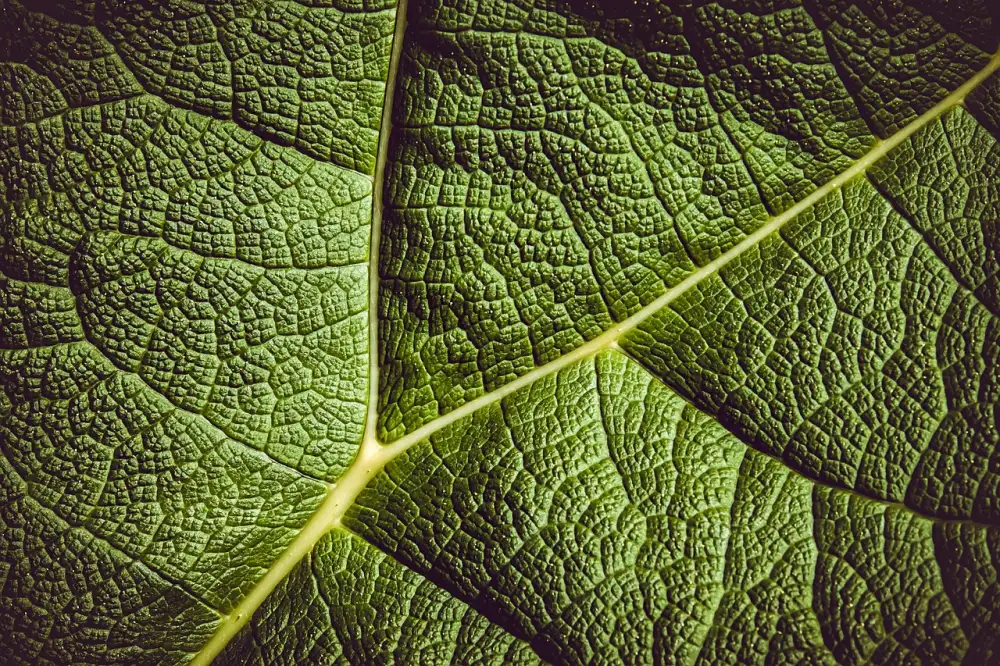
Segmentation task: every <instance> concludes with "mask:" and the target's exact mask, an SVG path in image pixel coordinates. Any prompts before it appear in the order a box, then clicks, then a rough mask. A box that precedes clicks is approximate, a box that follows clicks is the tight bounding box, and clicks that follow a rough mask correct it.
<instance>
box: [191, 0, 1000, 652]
mask: <svg viewBox="0 0 1000 666" xmlns="http://www.w3.org/2000/svg"><path fill="white" fill-rule="evenodd" d="M407 2H408V0H399V3H398V6H397V15H396V29H395V33H394V35H393V45H392V56H391V59H390V64H389V74H388V80H387V83H386V95H385V102H384V106H383V115H382V126H381V130H380V133H379V146H378V154H377V157H376V163H375V180H374V184H375V187H374V189H373V197H372V201H373V213H372V232H371V233H372V235H371V246H370V250H369V256H370V266H369V302H368V303H369V360H370V368H369V372H370V375H369V392H368V393H369V395H368V413H367V416H366V421H365V434H364V438H363V440H362V442H361V446H360V448H359V450H358V455H357V457H356V458H355V460H354V462H353V463H352V464H351V465H350V467H348V469H347V470H346V471H345V472H344V474H343V475H342V476H341V477H340V478H339V479H338V480H337V482H336V483H335V484H332V485H331V486H330V490H329V493H328V494H327V496H326V498H325V499H324V501H323V503H322V504H321V505H320V506H319V508H318V509H317V510H316V512H315V513H314V514H313V515H312V517H311V518H310V519H309V520H308V521H307V522H306V524H305V525H304V526H303V528H302V530H301V531H300V532H299V534H298V535H297V536H296V538H295V539H294V540H293V541H292V543H291V544H290V545H289V546H288V548H287V549H286V550H285V551H284V552H283V553H282V554H281V556H280V557H279V558H278V559H277V560H275V562H274V563H273V564H272V565H271V567H270V568H269V569H268V571H267V572H266V573H265V574H264V576H263V577H262V578H261V579H260V581H258V583H257V585H255V586H254V588H253V589H252V590H251V591H250V593H249V594H247V596H246V597H245V598H244V599H243V601H241V602H240V604H239V605H238V606H237V607H236V608H235V609H234V610H233V612H232V613H230V614H229V615H227V616H226V617H225V618H224V619H223V621H222V624H220V626H219V628H218V629H217V630H216V632H215V634H214V635H213V636H212V638H211V639H209V641H208V642H207V643H206V644H205V646H204V647H203V648H202V650H201V651H200V652H199V653H198V654H197V655H195V657H194V658H193V659H192V661H191V666H207V665H208V664H210V663H211V662H212V660H213V659H214V658H215V657H216V656H217V655H218V654H219V653H220V652H221V651H222V650H223V649H224V648H225V646H226V645H227V644H228V643H229V641H230V640H231V639H232V638H233V637H234V636H235V635H236V634H237V633H238V632H239V631H240V629H242V628H243V626H244V625H246V624H247V622H248V621H249V620H250V618H251V617H252V616H253V613H254V612H255V611H256V610H257V608H258V607H259V606H260V605H261V604H262V603H263V602H264V600H265V599H266V598H267V597H268V596H269V595H270V593H271V592H272V591H273V590H274V588H275V587H277V585H278V584H279V583H280V582H281V581H282V580H284V578H285V577H286V576H287V575H288V574H289V573H290V572H291V571H292V569H293V568H294V567H295V565H296V564H298V563H299V561H300V560H302V559H303V558H304V557H305V556H306V555H308V554H309V553H310V552H311V551H312V549H313V547H314V546H315V545H316V543H317V542H318V541H319V540H320V539H321V538H322V537H323V535H325V534H326V533H327V532H329V531H330V530H331V529H333V528H335V527H337V525H339V524H340V521H341V519H342V518H343V517H344V514H345V513H346V512H347V510H348V508H349V507H350V506H351V505H352V504H353V503H354V501H355V500H356V499H357V497H358V495H359V494H360V493H361V491H362V490H363V489H364V487H365V486H366V485H368V482H369V481H371V479H372V478H373V477H374V476H375V475H376V474H377V473H378V472H379V471H381V470H382V469H383V468H384V467H385V466H386V465H387V464H388V463H389V462H390V461H391V460H392V459H394V458H396V457H397V456H398V455H400V454H401V453H403V452H404V451H406V450H407V449H409V448H410V447H411V446H413V445H414V444H417V443H418V442H421V441H423V440H424V439H426V438H428V437H430V436H431V435H433V434H434V433H436V432H438V431H439V430H442V429H443V428H446V427H448V426H449V425H452V424H453V423H455V422H456V421H459V420H461V419H463V418H465V417H467V416H469V415H470V414H473V413H474V412H476V411H478V410H480V409H483V408H485V407H488V406H490V405H492V404H495V403H497V402H499V401H501V400H503V399H504V398H505V397H506V396H508V395H510V394H512V393H514V392H516V391H518V390H519V389H522V388H524V387H525V386H528V385H530V384H532V383H533V382H535V381H537V380H539V379H541V378H542V377H546V376H548V375H551V374H553V373H556V372H559V371H560V370H562V369H563V368H566V367H567V366H570V365H572V364H574V363H576V362H578V361H581V360H583V359H585V358H589V357H591V356H593V355H594V354H596V353H598V352H599V351H601V350H603V349H609V348H616V347H617V345H618V340H619V339H620V338H621V336H622V335H624V334H625V333H627V332H628V331H631V330H632V329H634V328H636V327H637V326H639V325H640V324H642V323H643V322H644V321H646V320H647V319H649V318H650V317H652V316H653V315H655V314H656V313H657V312H659V311H660V310H662V309H663V308H665V307H667V306H669V305H670V304H671V303H673V302H674V301H675V300H677V299H678V298H680V297H681V296H682V295H684V294H685V293H686V292H687V291H688V290H690V289H692V288H694V287H695V286H696V285H698V284H699V283H700V282H702V281H703V280H705V279H706V278H708V277H710V276H712V275H715V274H716V273H717V272H718V271H719V270H720V269H722V268H723V267H724V266H726V265H727V264H729V263H730V262H732V261H733V260H734V259H736V258H737V257H739V256H740V255H742V254H743V253H744V252H746V251H747V250H749V249H751V248H753V247H755V246H756V245H757V244H758V243H760V242H761V241H762V240H763V239H764V238H766V237H768V236H770V235H771V234H773V233H775V232H777V231H778V230H780V229H781V228H782V227H783V226H784V225H785V224H787V223H788V222H789V221H791V220H792V219H794V218H795V217H797V216H798V215H799V214H801V213H802V212H803V211H805V210H808V209H809V208H811V207H812V206H813V205H815V204H816V203H817V202H819V201H820V200H821V199H823V198H825V197H826V196H828V195H829V194H831V193H832V192H835V191H837V190H839V189H840V188H841V187H843V186H844V185H845V184H846V183H848V182H849V181H850V180H852V179H854V178H855V177H857V176H860V175H862V174H864V173H865V172H866V171H867V170H868V168H869V167H870V166H871V165H872V164H874V163H875V162H877V161H878V160H880V159H881V158H882V157H884V156H885V155H886V154H888V153H889V152H890V151H891V150H893V149H894V148H896V147H897V146H899V145H900V144H901V143H903V142H904V141H906V140H907V139H908V138H909V137H910V136H912V135H913V134H914V133H915V132H917V131H919V130H920V129H921V128H922V127H924V126H926V125H927V124H928V123H931V122H933V121H934V120H935V119H937V118H938V117H940V116H941V115H942V114H944V113H945V112H946V111H948V110H949V109H951V108H953V107H955V106H958V105H960V104H961V103H962V102H963V101H964V100H965V98H966V97H967V96H968V95H969V93H970V92H972V90H974V89H975V88H976V87H977V86H978V85H979V84H980V83H982V82H983V81H984V80H985V79H986V78H987V77H988V76H990V75H991V74H992V73H994V72H996V71H998V70H1000V52H998V53H996V54H995V55H994V56H993V57H992V59H991V60H990V62H989V63H988V64H987V65H986V67H984V68H983V69H982V70H980V71H979V72H977V73H976V74H975V75H973V76H972V77H971V78H970V79H969V80H967V81H966V82H965V83H963V84H962V85H961V86H959V87H958V88H957V89H955V90H954V91H953V92H952V93H951V94H950V95H948V96H947V97H945V98H944V99H942V100H941V101H940V102H938V103H937V104H935V105H934V106H933V107H931V108H930V109H928V110H927V111H925V112H924V113H923V114H921V115H920V116H919V117H917V118H916V119H914V120H913V121H911V122H910V123H909V124H908V125H906V126H905V127H904V128H903V129H901V130H900V131H899V132H897V133H896V134H894V135H892V136H891V137H889V138H888V139H885V140H882V141H879V142H877V143H876V144H875V145H874V146H873V147H872V149H871V150H870V151H869V152H868V153H866V154H865V155H864V156H862V157H861V158H860V159H858V160H857V161H856V162H854V163H853V164H852V165H851V166H850V167H849V168H848V169H846V170H845V171H843V172H841V173H840V174H838V175H837V176H836V177H834V178H833V179H831V180H829V181H828V182H826V183H825V184H823V185H822V186H821V187H819V188H817V189H816V190H814V191H813V192H812V193H811V194H809V195H808V196H807V197H805V198H804V199H802V200H801V201H799V202H798V203H796V204H795V205H793V206H792V207H790V208H788V209H787V210H785V211H784V212H782V213H781V214H779V215H776V216H774V217H772V218H770V219H769V220H768V221H767V222H766V223H765V224H764V225H762V226H761V227H760V228H758V229H757V230H756V231H754V232H753V233H752V234H750V235H748V236H747V237H746V238H744V239H743V240H742V241H740V242H739V243H737V244H736V245H734V246H733V247H732V248H730V249H729V250H727V251H726V252H724V253H723V254H721V255H719V256H718V257H716V258H715V259H713V260H712V261H711V262H709V263H707V264H705V265H704V266H702V267H701V268H699V269H698V270H696V271H694V272H693V273H690V274H689V275H688V276H687V277H685V278H684V279H683V280H682V281H681V282H679V283H678V284H677V285H675V286H674V287H672V288H670V289H668V290H667V291H665V292H664V293H663V294H661V295H660V296H659V297H658V298H656V299H655V300H653V301H652V302H650V303H649V304H648V305H646V306H645V307H643V308H642V309H640V310H638V311H637V312H636V313H635V314H633V315H632V316H630V317H628V318H627V319H624V320H622V321H621V322H618V323H617V324H615V325H614V326H612V327H611V328H610V329H608V330H607V331H605V332H604V333H602V334H601V335H599V336H597V337H596V338H593V339H592V340H590V341H589V342H587V343H585V344H583V345H581V346H579V347H577V348H576V349H574V350H572V351H570V352H568V353H566V354H564V355H562V356H560V357H559V358H558V359H556V360H554V361H551V362H549V363H546V364H545V365H542V366H539V367H537V368H534V369H533V370H530V371H529V372H527V373H525V374H523V375H521V376H520V377H518V378H517V379H515V380H513V381H511V382H510V383H508V384H505V385H504V386H502V387H500V388H498V389H496V390H495V391H491V392H490V393H486V394H484V395H481V396H479V397H478V398H475V399H473V400H470V401H469V402H466V403H465V404H463V405H462V406H460V407H458V408H456V409H455V410H453V411H451V412H448V413H447V414H445V415H443V416H440V417H438V418H436V419H434V420H433V421H431V422H429V423H426V424H424V425H423V426H421V427H419V428H417V429H416V430H413V431H412V432H410V433H407V434H406V435H404V436H403V437H400V438H399V439H397V440H395V441H393V442H390V443H389V444H381V443H380V442H379V441H378V440H377V438H376V427H377V418H378V414H377V412H376V406H377V404H378V371H379V367H378V365H379V364H378V360H379V359H378V348H377V347H378V345H377V340H378V307H377V305H378V249H379V248H378V244H379V240H380V234H381V226H382V213H383V209H382V206H383V202H382V194H383V187H384V178H385V163H386V158H387V155H388V141H389V133H390V130H391V126H392V117H391V116H392V99H393V92H394V89H395V84H396V78H397V73H398V67H399V58H400V52H401V49H402V42H403V39H402V38H403V32H404V30H405V27H406V8H407Z"/></svg>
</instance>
